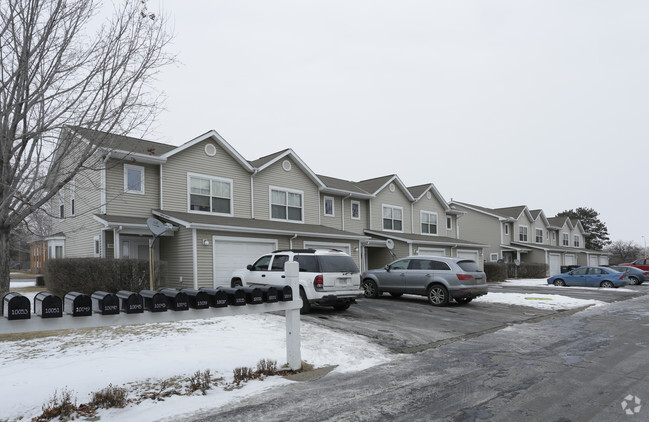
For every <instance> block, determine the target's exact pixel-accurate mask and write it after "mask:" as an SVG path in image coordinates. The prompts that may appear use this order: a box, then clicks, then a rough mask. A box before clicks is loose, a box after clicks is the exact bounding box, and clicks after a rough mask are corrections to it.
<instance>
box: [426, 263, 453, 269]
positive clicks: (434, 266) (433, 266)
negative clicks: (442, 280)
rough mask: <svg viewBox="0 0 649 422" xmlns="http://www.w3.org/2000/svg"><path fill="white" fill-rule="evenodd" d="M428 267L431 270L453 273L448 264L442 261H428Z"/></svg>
mask: <svg viewBox="0 0 649 422" xmlns="http://www.w3.org/2000/svg"><path fill="white" fill-rule="evenodd" d="M428 266H429V269H430V270H438V271H451V268H450V267H449V266H448V264H447V263H446V262H442V261H428Z"/></svg>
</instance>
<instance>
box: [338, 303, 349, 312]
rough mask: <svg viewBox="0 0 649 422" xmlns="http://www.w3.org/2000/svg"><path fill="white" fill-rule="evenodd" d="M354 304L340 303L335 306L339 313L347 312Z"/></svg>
mask: <svg viewBox="0 0 649 422" xmlns="http://www.w3.org/2000/svg"><path fill="white" fill-rule="evenodd" d="M351 305H352V304H351V303H350V302H345V303H338V304H336V305H334V309H335V310H337V311H346V310H347V309H349V307H350V306H351Z"/></svg>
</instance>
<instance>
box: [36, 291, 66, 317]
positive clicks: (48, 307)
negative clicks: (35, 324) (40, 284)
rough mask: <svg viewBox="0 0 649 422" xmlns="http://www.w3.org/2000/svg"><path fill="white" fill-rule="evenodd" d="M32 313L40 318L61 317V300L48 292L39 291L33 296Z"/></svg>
mask: <svg viewBox="0 0 649 422" xmlns="http://www.w3.org/2000/svg"><path fill="white" fill-rule="evenodd" d="M34 313H35V314H36V315H38V316H40V317H41V318H61V317H62V316H63V302H62V301H61V298H60V297H58V296H56V295H53V294H52V293H49V292H40V293H38V294H37V295H36V296H35V297H34Z"/></svg>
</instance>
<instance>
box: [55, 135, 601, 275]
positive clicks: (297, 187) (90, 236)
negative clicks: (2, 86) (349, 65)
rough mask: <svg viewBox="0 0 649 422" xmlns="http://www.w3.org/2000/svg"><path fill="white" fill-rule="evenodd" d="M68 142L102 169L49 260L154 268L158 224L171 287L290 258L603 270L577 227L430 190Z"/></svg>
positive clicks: (388, 179) (203, 142)
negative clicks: (280, 252) (424, 259)
mask: <svg viewBox="0 0 649 422" xmlns="http://www.w3.org/2000/svg"><path fill="white" fill-rule="evenodd" d="M64 136H74V137H75V139H76V140H77V141H78V142H79V145H93V143H96V144H97V145H100V148H98V149H97V151H96V154H95V157H93V158H92V159H91V160H90V161H93V162H94V163H95V164H97V163H98V164H99V165H100V169H99V170H90V169H88V170H84V171H82V172H81V173H79V174H77V176H76V177H75V178H74V179H73V180H72V181H71V182H70V183H69V184H68V185H67V186H66V187H65V188H64V189H63V190H62V191H61V192H60V194H59V195H58V197H57V198H56V199H55V200H54V201H52V207H53V214H54V215H55V217H56V218H55V219H54V222H53V228H54V230H53V233H54V234H52V235H51V236H49V237H48V238H47V239H46V241H47V244H48V251H49V256H50V258H60V257H68V258H79V257H102V258H118V257H119V258H135V259H147V258H148V256H149V241H150V239H152V236H153V234H152V233H151V230H150V229H149V227H148V225H147V220H148V219H150V218H155V219H157V220H159V221H161V222H163V223H165V225H166V227H167V228H168V230H167V231H166V232H165V233H164V234H163V235H162V236H160V237H159V239H158V241H156V243H155V247H154V253H155V255H156V259H159V260H163V261H165V262H166V263H167V265H166V268H167V270H166V274H164V275H163V282H164V284H165V285H167V286H172V287H189V288H198V287H212V286H220V285H229V284H230V275H231V273H232V271H233V270H235V269H240V268H243V267H245V266H246V265H247V264H250V263H252V262H253V261H254V259H255V258H256V257H258V256H259V255H262V254H264V253H267V252H269V251H272V250H276V249H286V248H335V249H339V250H343V251H345V252H347V253H349V254H350V255H351V256H352V257H353V258H354V260H355V261H356V262H357V264H358V265H359V267H360V268H361V270H365V269H369V268H377V267H382V266H384V265H385V264H387V263H389V262H390V261H392V260H393V259H395V258H396V257H403V256H406V255H417V254H419V255H442V256H452V257H463V258H470V259H473V260H475V261H476V262H479V263H482V262H484V261H489V260H492V261H493V260H497V259H503V260H506V261H509V260H513V259H521V260H523V261H528V260H529V261H534V262H544V263H548V264H550V266H551V267H552V269H551V271H550V272H558V271H555V270H556V265H568V264H570V263H572V262H578V263H581V261H580V260H583V259H584V258H582V256H587V257H588V256H591V257H592V256H598V257H599V258H598V259H602V260H603V259H605V255H601V254H600V255H593V254H591V255H589V253H590V251H586V250H585V249H584V245H583V235H584V232H583V228H582V227H581V224H580V223H579V222H574V221H570V220H569V219H563V220H560V219H548V218H546V217H545V216H544V215H543V212H542V211H529V210H527V208H526V207H520V209H518V210H517V209H514V208H512V209H500V210H489V209H486V208H481V207H477V206H473V205H469V204H464V203H459V202H451V203H449V202H447V201H446V200H445V199H444V197H443V196H442V195H441V194H440V192H439V191H438V190H437V189H436V188H435V186H434V185H433V184H432V183H429V184H425V185H420V186H410V187H408V186H406V185H405V184H404V183H403V182H402V181H401V179H400V178H399V177H398V176H397V175H386V176H383V177H378V178H374V179H369V180H363V181H358V182H351V181H346V180H341V179H338V178H335V177H331V176H325V175H319V174H315V173H314V172H313V171H312V170H311V169H310V168H309V167H308V165H307V164H306V163H305V162H303V161H302V160H301V159H300V157H299V156H298V155H297V154H296V153H295V152H294V151H293V150H291V149H285V150H282V151H279V152H276V153H274V154H271V155H268V156H265V157H261V158H257V159H255V160H252V161H249V160H247V159H245V158H244V157H242V156H241V155H240V154H239V153H238V152H237V151H236V150H235V149H234V148H233V147H232V146H231V145H230V144H229V143H228V142H226V141H225V139H223V138H222V137H221V136H220V135H219V134H218V133H217V132H215V131H210V132H207V133H205V134H203V135H201V136H199V137H197V138H195V139H193V140H190V141H189V142H187V143H185V144H183V145H181V146H172V145H168V144H162V143H157V142H151V141H146V140H142V139H136V138H131V137H125V136H117V135H112V134H106V133H103V132H95V131H91V130H88V129H83V128H74V129H70V131H69V132H68V133H66V134H65V135H64ZM99 140H101V144H99ZM71 157H73V154H70V155H69V156H67V155H66V156H65V157H61V160H62V161H65V160H67V159H70V160H71V159H72V158H71ZM90 167H93V166H91V165H89V166H88V168H90ZM539 230H542V235H539V233H540V232H539ZM523 232H525V233H526V234H525V236H523V235H522V233H523ZM519 234H520V236H519ZM539 236H540V237H539ZM565 236H568V237H567V239H568V240H567V242H568V243H565V242H566V241H565V238H566V237H565ZM557 256H558V258H557ZM557 259H558V261H557ZM555 261H556V262H555ZM555 264H556V265H555Z"/></svg>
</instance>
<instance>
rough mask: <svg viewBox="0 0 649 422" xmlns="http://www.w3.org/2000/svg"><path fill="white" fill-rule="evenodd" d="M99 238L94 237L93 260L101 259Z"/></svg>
mask: <svg viewBox="0 0 649 422" xmlns="http://www.w3.org/2000/svg"><path fill="white" fill-rule="evenodd" d="M100 239H101V238H100V237H99V236H95V237H94V245H95V250H94V252H95V258H99V257H101V240H100Z"/></svg>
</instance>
